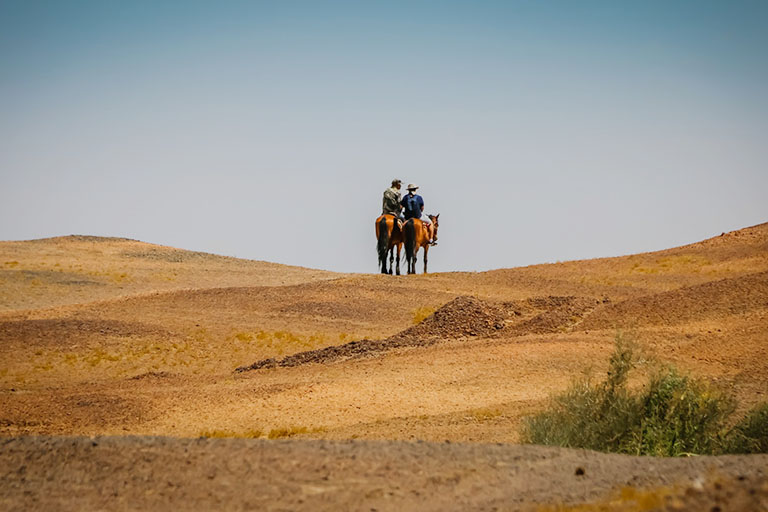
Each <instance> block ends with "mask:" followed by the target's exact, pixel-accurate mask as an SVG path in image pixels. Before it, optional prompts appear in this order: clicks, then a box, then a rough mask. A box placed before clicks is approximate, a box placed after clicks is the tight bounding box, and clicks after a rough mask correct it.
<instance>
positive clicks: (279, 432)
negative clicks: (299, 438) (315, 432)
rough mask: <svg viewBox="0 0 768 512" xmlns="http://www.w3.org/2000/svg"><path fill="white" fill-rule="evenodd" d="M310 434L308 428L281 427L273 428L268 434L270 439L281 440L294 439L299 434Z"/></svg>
mask: <svg viewBox="0 0 768 512" xmlns="http://www.w3.org/2000/svg"><path fill="white" fill-rule="evenodd" d="M308 432H309V429H308V428H307V427H281V428H273V429H272V430H270V431H269V434H267V438H268V439H280V438H283V437H293V436H296V435H299V434H306V433H308Z"/></svg>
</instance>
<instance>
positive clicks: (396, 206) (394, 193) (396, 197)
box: [381, 187, 403, 217]
mask: <svg viewBox="0 0 768 512" xmlns="http://www.w3.org/2000/svg"><path fill="white" fill-rule="evenodd" d="M401 199H402V198H401V196H400V191H399V190H397V189H396V188H394V187H390V188H388V189H387V190H385V191H384V201H383V202H382V206H381V214H382V215H387V214H389V215H394V216H395V217H399V216H400V210H402V208H403V207H402V206H400V200H401Z"/></svg>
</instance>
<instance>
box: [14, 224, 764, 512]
mask: <svg viewBox="0 0 768 512" xmlns="http://www.w3.org/2000/svg"><path fill="white" fill-rule="evenodd" d="M440 250H441V247H439V246H438V247H436V248H435V249H433V251H431V254H432V258H433V259H434V258H448V259H450V254H441V253H440ZM372 266H373V267H374V268H375V255H374V254H372ZM617 332H624V333H629V334H630V335H631V336H632V337H633V338H634V339H636V340H637V342H638V343H639V344H640V345H641V346H642V347H643V349H644V350H645V351H646V353H647V354H648V355H650V356H652V357H655V358H658V359H659V360H661V361H665V362H669V363H672V364H674V365H676V366H677V367H678V368H680V369H681V370H683V371H685V372H687V373H689V374H691V375H694V376H697V377H704V378H707V379H710V380H712V381H713V382H715V383H716V384H718V385H719V386H721V387H723V388H724V389H727V390H729V391H730V392H731V393H732V394H733V395H734V396H735V398H736V399H737V400H738V404H739V408H738V411H737V414H738V413H743V412H744V411H746V410H747V409H749V408H750V407H752V406H754V405H755V404H758V403H761V402H766V401H768V224H761V225H758V226H754V227H750V228H746V229H742V230H739V231H734V232H731V233H724V234H722V235H720V236H716V237H714V238H711V239H708V240H704V241H702V242H698V243H694V244H691V245H687V246H682V247H678V248H674V249H668V250H665V251H659V252H652V253H644V254H636V255H631V256H622V257H617V258H605V259H593V260H585V261H573V262H564V263H555V264H546V265H535V266H530V267H523V268H512V269H500V270H494V271H490V272H480V273H467V272H453V273H437V274H429V275H415V276H382V275H378V274H370V275H360V274H338V273H332V272H325V271H318V270H310V269H305V268H298V267H289V266H285V265H279V264H274V263H265V262H258V261H246V260H239V259H235V258H229V257H222V256H215V255H211V254H205V253H197V252H190V251H184V250H180V249H174V248H170V247H163V246H157V245H152V244H147V243H143V242H138V241H133V240H125V239H116V238H98V237H85V236H69V237H60V238H51V239H44V240H33V241H24V242H0V475H1V476H2V483H0V509H11V510H13V509H19V510H21V509H31V508H33V507H39V508H55V509H61V510H80V509H105V508H107V509H134V508H141V509H158V510H159V509H167V508H169V507H176V508H189V507H195V508H199V509H209V508H218V509H230V510H232V509H233V510H245V509H254V510H296V509H306V510H324V509H327V510H337V509H353V510H370V509H376V510H451V509H453V510H464V509H482V510H520V509H528V508H531V509H540V510H551V509H557V508H551V507H556V506H560V505H561V504H563V505H562V506H563V507H568V508H560V509H562V510H651V509H654V507H655V508H656V509H663V510H685V509H688V510H715V509H714V508H712V507H720V509H721V510H768V455H754V456H728V457H690V458H685V459H652V458H641V457H628V456H617V455H605V454H597V453H594V452H586V451H581V450H568V449H561V448H551V447H536V446H520V445H518V444H516V443H517V442H518V441H519V434H518V431H519V427H520V423H521V419H522V418H523V417H524V416H526V415H528V414H531V413H533V412H536V411H538V410H541V409H542V408H543V407H544V406H545V405H546V400H547V397H548V396H550V395H551V394H552V393H555V392H558V391H561V390H563V389H565V388H566V387H567V386H568V384H569V383H570V382H571V381H572V380H573V379H574V378H577V377H578V376H580V375H583V374H584V373H585V372H591V373H592V374H594V375H596V376H599V375H600V374H601V373H602V372H603V371H604V370H605V368H606V366H607V358H608V355H609V354H610V352H611V350H612V348H613V340H614V338H615V336H616V335H617ZM601 507H603V508H601ZM558 510H559V509H558Z"/></svg>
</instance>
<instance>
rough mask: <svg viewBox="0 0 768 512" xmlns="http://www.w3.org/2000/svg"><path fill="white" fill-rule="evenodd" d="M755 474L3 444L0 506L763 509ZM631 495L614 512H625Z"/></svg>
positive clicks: (544, 452) (763, 461)
mask: <svg viewBox="0 0 768 512" xmlns="http://www.w3.org/2000/svg"><path fill="white" fill-rule="evenodd" d="M766 471H768V455H760V456H741V457H735V456H731V457H717V458H714V457H694V458H687V459H659V458H649V457H628V456H620V455H605V454H599V453H595V452H588V451H584V450H567V449H558V448H545V447H535V446H510V445H487V444H445V443H404V442H393V441H383V442H371V441H345V442H331V441H264V440H248V439H196V440H195V439H174V438H163V437H103V438H84V437H27V438H10V439H8V438H6V439H4V440H2V441H0V476H1V477H2V482H3V484H2V486H0V508H2V509H4V510H32V509H38V510H51V509H56V510H96V509H104V508H107V509H110V510H128V509H132V510H135V509H141V510H168V509H171V508H174V509H181V510H184V509H188V508H190V507H191V508H194V509H196V510H312V511H316V510H397V511H400V512H402V511H408V510H420V511H423V510H467V509H472V510H526V507H528V508H529V509H530V508H531V507H532V506H534V505H537V504H557V503H570V504H574V503H584V502H602V503H603V504H605V503H608V502H609V501H610V500H611V499H612V497H614V496H615V495H614V494H612V492H615V491H616V490H617V489H618V488H619V487H621V486H634V487H652V488H654V491H653V493H652V495H653V496H658V499H659V500H662V505H663V506H668V507H669V510H673V509H674V506H676V505H679V504H681V505H687V506H688V507H694V508H695V509H698V510H709V509H710V506H713V505H718V506H721V507H723V508H722V509H723V510H734V509H735V510H768V508H766V507H768V479H767V478H768V475H767V474H766ZM660 487H663V489H662V488H660ZM625 494H626V493H625ZM649 495H650V494H649ZM642 496H643V495H641V494H638V495H632V496H626V495H625V496H624V498H623V500H621V502H617V503H618V504H622V505H623V506H625V507H631V506H633V505H632V504H633V503H634V502H635V501H637V500H638V499H639V498H642ZM663 496H668V497H667V498H663ZM645 499H646V500H647V499H648V496H645ZM615 505H616V504H615ZM705 506H706V507H707V508H704V507H705ZM699 507H701V508H699ZM728 507H730V508H728ZM744 507H751V508H744ZM761 507H762V508H761ZM662 508H663V507H662ZM687 509H689V510H692V509H693V508H687ZM608 510H637V509H632V508H624V509H622V508H613V509H608ZM712 510H714V509H712Z"/></svg>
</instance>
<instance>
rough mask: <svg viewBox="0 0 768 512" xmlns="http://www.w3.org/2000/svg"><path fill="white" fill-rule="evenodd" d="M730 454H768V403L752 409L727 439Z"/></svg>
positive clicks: (727, 448)
mask: <svg viewBox="0 0 768 512" xmlns="http://www.w3.org/2000/svg"><path fill="white" fill-rule="evenodd" d="M725 444H726V450H727V452H728V453H768V403H766V404H760V405H758V406H757V407H755V408H754V409H752V410H751V411H750V412H749V413H747V415H746V416H745V417H744V419H742V420H741V421H740V422H738V423H737V424H736V425H735V426H734V427H733V428H732V429H731V431H730V432H729V433H728V436H727V437H726V443H725Z"/></svg>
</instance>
